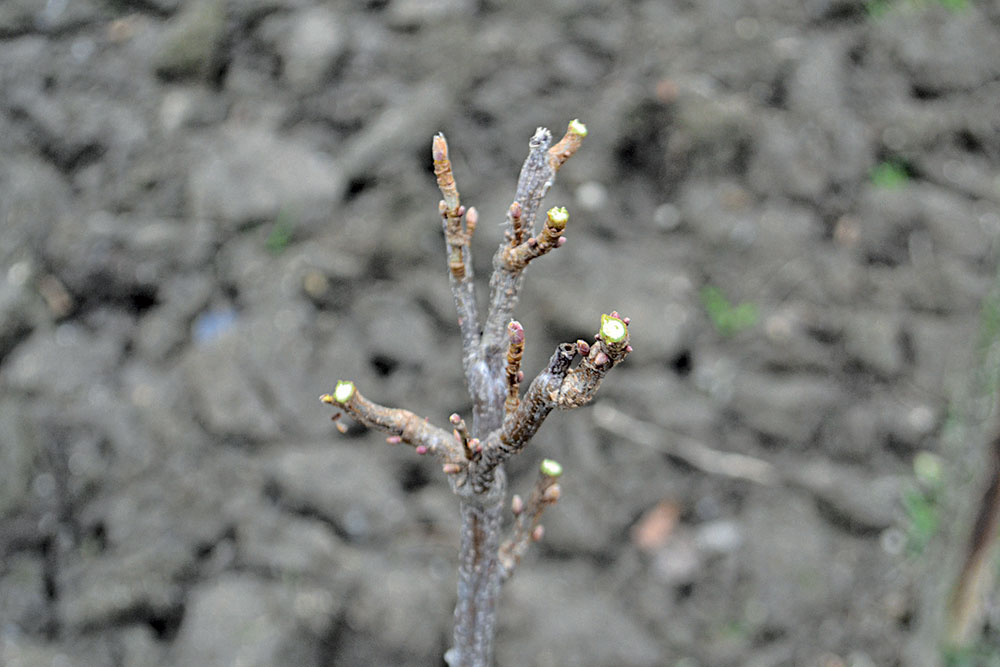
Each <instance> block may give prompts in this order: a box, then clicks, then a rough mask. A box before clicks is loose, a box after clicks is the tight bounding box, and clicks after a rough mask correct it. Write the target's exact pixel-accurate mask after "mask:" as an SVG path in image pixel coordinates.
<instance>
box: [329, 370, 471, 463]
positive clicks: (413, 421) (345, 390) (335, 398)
mask: <svg viewBox="0 0 1000 667" xmlns="http://www.w3.org/2000/svg"><path fill="white" fill-rule="evenodd" d="M319 400H320V401H322V402H323V403H328V404H330V405H335V406H337V407H339V408H340V409H341V410H343V411H344V412H346V413H348V414H349V415H351V416H352V417H354V418H355V419H356V420H358V421H359V422H361V423H362V424H364V425H365V426H369V427H372V428H377V429H379V430H381V431H384V432H386V433H389V434H390V435H389V438H388V440H389V442H390V444H396V443H399V442H404V443H406V444H408V445H412V446H413V447H414V448H416V450H417V452H418V453H420V454H428V453H429V454H434V455H435V456H437V457H438V459H440V460H441V461H442V462H444V463H445V464H448V463H459V462H461V461H463V460H464V459H465V455H464V453H463V448H462V445H461V443H459V441H458V439H457V438H455V436H454V435H453V434H452V433H449V432H448V431H446V430H444V429H443V428H438V427H437V426H434V425H433V424H431V423H430V422H428V421H427V420H426V419H423V418H422V417H419V416H417V415H415V414H414V413H412V412H410V411H409V410H403V409H400V408H387V407H385V406H383V405H379V404H377V403H373V402H371V401H369V400H368V399H367V398H365V397H364V396H362V395H361V393H360V392H359V391H358V390H357V388H356V387H355V386H354V383H353V382H350V381H349V380H341V381H340V382H338V383H337V386H336V387H335V388H334V390H333V392H332V393H329V394H323V395H322V396H320V397H319Z"/></svg>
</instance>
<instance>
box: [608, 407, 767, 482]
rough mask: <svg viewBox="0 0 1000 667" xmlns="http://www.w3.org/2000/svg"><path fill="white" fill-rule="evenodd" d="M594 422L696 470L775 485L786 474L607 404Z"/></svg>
mask: <svg viewBox="0 0 1000 667" xmlns="http://www.w3.org/2000/svg"><path fill="white" fill-rule="evenodd" d="M593 415H594V423H595V424H596V425H597V426H599V427H600V428H602V429H604V430H606V431H608V432H610V433H614V434H615V435H616V436H619V437H625V438H628V439H629V440H631V441H632V442H635V443H637V444H640V445H643V446H645V447H649V448H651V449H655V450H656V451H658V452H663V453H664V454H667V455H669V456H674V457H677V458H679V459H681V460H682V461H684V462H685V463H687V464H688V465H690V466H691V467H693V468H697V469H698V470H701V471H702V472H707V473H709V474H712V475H721V476H723V477H730V478H732V479H742V480H746V481H748V482H753V483H755V484H762V485H764V486H775V485H776V484H779V483H780V482H781V481H782V475H781V474H780V472H779V471H778V469H777V468H776V467H775V466H774V465H773V464H771V463H768V462H767V461H763V460H761V459H758V458H754V457H752V456H746V455H745V454H736V453H732V452H720V451H719V450H717V449H712V448H711V447H708V446H706V445H703V444H702V443H700V442H698V441H697V440H695V439H694V438H691V437H687V436H683V435H680V434H678V433H672V432H670V431H668V430H667V429H665V428H662V427H660V426H657V425H656V424H651V423H649V422H645V421H641V420H639V419H636V418H635V417H631V416H629V415H627V414H625V413H624V412H622V411H621V410H618V409H617V408H614V407H612V406H610V405H608V404H607V403H600V404H598V405H595V406H594V413H593Z"/></svg>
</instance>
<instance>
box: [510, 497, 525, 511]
mask: <svg viewBox="0 0 1000 667" xmlns="http://www.w3.org/2000/svg"><path fill="white" fill-rule="evenodd" d="M510 511H511V512H513V513H514V516H517V515H519V514H520V513H521V512H523V511H524V500H523V499H522V498H521V496H519V495H517V494H516V493H515V494H514V496H513V497H512V498H511V499H510Z"/></svg>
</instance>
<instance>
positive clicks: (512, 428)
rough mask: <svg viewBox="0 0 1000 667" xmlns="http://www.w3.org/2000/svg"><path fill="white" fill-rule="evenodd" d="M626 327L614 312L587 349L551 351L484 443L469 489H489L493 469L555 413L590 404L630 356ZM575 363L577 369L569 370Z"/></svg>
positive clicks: (472, 469)
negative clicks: (618, 366) (616, 369)
mask: <svg viewBox="0 0 1000 667" xmlns="http://www.w3.org/2000/svg"><path fill="white" fill-rule="evenodd" d="M629 322H630V320H629V319H628V318H627V317H625V318H623V317H619V315H618V313H617V312H612V313H611V315H602V316H601V328H600V330H599V331H598V333H597V335H596V336H595V338H596V340H595V341H594V343H593V344H592V345H591V344H588V343H586V342H584V341H577V342H576V343H562V344H560V345H559V346H558V347H557V348H556V351H555V353H553V355H552V358H551V359H549V363H548V366H546V367H545V369H543V370H542V372H540V373H539V374H538V375H537V376H536V377H535V379H534V380H532V382H531V384H530V385H529V386H528V391H527V392H525V394H524V396H523V397H522V398H521V400H520V402H519V403H518V406H517V408H516V409H515V410H514V411H512V412H510V413H508V414H507V415H506V417H504V420H503V424H502V425H501V427H500V428H499V429H496V430H494V431H492V432H490V434H489V435H488V436H486V438H485V439H484V440H483V452H482V457H481V458H480V459H479V460H478V461H476V462H475V463H474V464H473V465H472V466H470V468H469V474H470V477H472V488H473V489H474V490H477V489H485V488H487V487H488V486H489V485H490V483H491V482H492V479H493V470H494V469H495V468H496V467H497V466H499V465H500V464H502V463H503V462H504V461H506V460H507V459H509V458H510V457H511V456H514V455H515V454H517V453H518V452H520V451H521V450H522V449H524V447H525V445H527V444H528V441H529V440H531V438H532V437H533V436H534V435H535V433H537V432H538V429H539V428H540V427H541V425H542V422H543V421H545V418H546V417H548V415H549V413H550V412H552V410H553V409H554V408H560V409H563V410H571V409H573V408H578V407H580V406H583V405H586V404H587V403H589V402H590V401H591V400H592V399H593V397H594V394H595V393H596V392H597V389H598V387H600V385H601V381H602V380H603V379H604V376H605V375H606V374H607V373H608V371H609V370H611V369H612V368H614V367H615V366H616V365H617V364H619V363H620V362H621V361H622V360H623V359H625V357H626V356H628V354H629V352H631V351H632V346H631V345H629V334H628V324H629ZM577 358H580V363H579V365H577V366H576V367H575V368H570V366H571V365H572V363H573V361H574V360H576V359H577ZM478 492H479V491H477V493H478Z"/></svg>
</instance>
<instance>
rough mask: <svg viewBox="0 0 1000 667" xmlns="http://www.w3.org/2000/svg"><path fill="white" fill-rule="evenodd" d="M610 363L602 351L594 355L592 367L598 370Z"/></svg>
mask: <svg viewBox="0 0 1000 667" xmlns="http://www.w3.org/2000/svg"><path fill="white" fill-rule="evenodd" d="M610 361H611V359H609V358H608V355H606V354H605V353H604V352H603V351H601V352H598V353H597V354H596V355H594V359H593V362H594V365H595V366H597V367H598V368H600V367H601V366H606V365H607V364H608V362H610Z"/></svg>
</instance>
